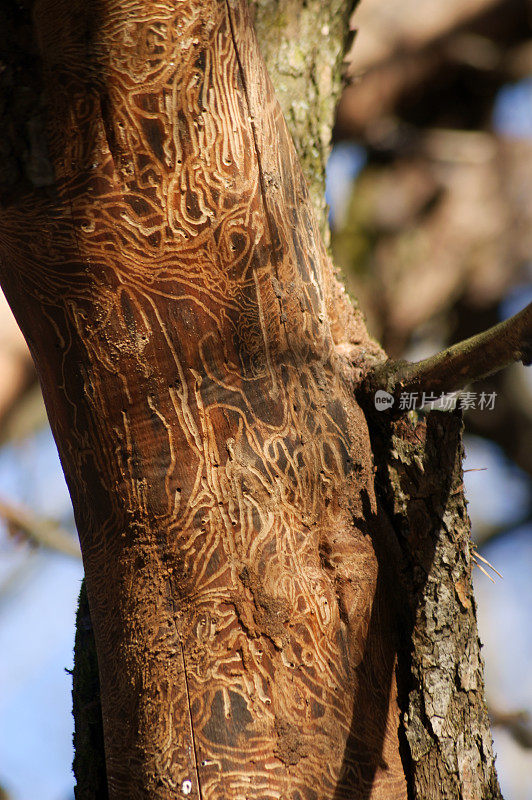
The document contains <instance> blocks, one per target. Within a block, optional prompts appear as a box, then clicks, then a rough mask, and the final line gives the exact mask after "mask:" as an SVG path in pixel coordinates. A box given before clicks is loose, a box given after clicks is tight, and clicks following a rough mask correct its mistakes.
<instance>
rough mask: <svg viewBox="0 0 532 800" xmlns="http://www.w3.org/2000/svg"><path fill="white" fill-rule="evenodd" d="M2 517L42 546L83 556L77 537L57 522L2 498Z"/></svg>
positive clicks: (75, 556) (67, 553)
mask: <svg viewBox="0 0 532 800" xmlns="http://www.w3.org/2000/svg"><path fill="white" fill-rule="evenodd" d="M0 517H2V518H3V519H4V520H5V522H6V523H7V525H8V526H9V527H10V528H11V530H13V529H16V530H17V531H20V532H21V533H22V534H23V535H24V536H25V537H26V538H27V539H29V540H30V541H32V542H33V543H34V544H37V545H39V546H41V547H47V548H48V549H50V550H58V551H59V552H60V553H65V554H66V555H69V556H73V557H74V558H81V551H80V548H79V543H78V541H77V539H75V538H74V537H73V536H71V535H70V534H69V533H68V532H67V531H65V530H64V529H63V528H61V527H60V526H59V525H58V524H57V523H56V522H53V521H52V520H50V519H46V518H44V517H39V516H37V515H36V514H33V513H32V512H31V511H29V510H28V509H25V508H20V507H17V506H13V505H11V503H6V502H5V501H4V500H0Z"/></svg>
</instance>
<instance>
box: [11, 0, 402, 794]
mask: <svg viewBox="0 0 532 800" xmlns="http://www.w3.org/2000/svg"><path fill="white" fill-rule="evenodd" d="M35 20H36V22H35V24H36V30H37V34H38V40H39V47H40V53H41V58H42V69H43V84H44V86H45V87H46V97H47V104H48V105H47V114H48V116H47V128H46V140H47V149H48V154H49V158H50V161H51V163H52V165H53V168H54V175H55V180H54V183H53V185H52V186H47V187H42V188H37V189H31V190H30V189H28V188H27V187H23V189H21V190H20V191H18V192H15V193H13V192H11V193H10V195H9V196H8V197H6V198H4V202H3V204H2V208H1V223H0V253H1V262H2V263H1V273H2V284H3V286H4V289H5V291H6V294H7V296H8V299H9V300H10V303H11V305H12V307H13V309H14V311H15V313H16V316H17V318H18V321H19V323H20V325H21V327H22V330H23V332H24V334H25V336H26V338H27V340H28V343H29V345H30V348H31V350H32V354H33V357H34V359H35V361H36V364H37V368H38V371H39V375H40V379H41V382H42V386H43V392H44V395H45V401H46V405H47V409H48V413H49V416H50V420H51V424H52V428H53V431H54V436H55V439H56V442H57V445H58V449H59V452H60V456H61V460H62V464H63V468H64V470H65V475H66V478H67V482H68V485H69V489H70V492H71V496H72V500H73V504H74V509H75V513H76V521H77V525H78V530H79V534H80V539H81V545H82V551H83V558H84V564H85V570H86V579H87V588H88V594H89V602H90V609H91V616H92V619H93V622H94V627H95V635H96V642H97V649H98V661H99V668H100V677H101V690H102V709H103V719H104V733H105V747H106V761H107V774H108V783H109V795H110V797H111V798H113V800H116V799H118V798H120V799H121V798H124V799H125V798H127V799H128V800H135V798H147V797H149V798H157V799H158V800H159V799H160V800H167V798H175V797H176V796H177V797H180V796H189V797H191V798H202V800H214V799H215V798H219V799H220V800H221V799H222V798H223V799H224V800H244V798H246V800H254V799H256V800H259V799H260V800H274V799H275V800H281V799H285V798H290V800H328V799H329V798H330V799H331V800H332V798H334V799H335V800H341V799H342V798H345V799H346V800H347V798H350V800H352V799H353V798H382V799H383V800H384V798H386V800H389V798H392V797H393V798H394V800H395V799H396V798H397V799H398V800H400V799H401V798H404V797H406V789H405V781H404V776H403V769H402V766H401V761H400V757H399V747H398V739H397V737H398V734H397V729H398V724H399V718H398V709H397V704H396V700H395V696H396V690H395V677H394V663H395V647H394V641H393V632H392V630H393V608H391V606H392V605H393V604H392V602H391V599H390V596H389V594H388V593H387V590H386V588H385V587H386V585H387V584H389V580H388V581H387V580H385V578H386V575H388V577H389V568H388V565H387V563H386V562H387V560H390V556H389V555H388V556H387V555H386V535H387V534H386V532H385V531H384V530H383V529H382V528H381V526H380V524H379V523H378V522H377V519H378V516H377V508H376V502H375V495H374V488H373V467H372V460H371V448H370V443H369V437H368V432H367V427H366V422H365V418H364V415H363V414H362V412H361V410H360V409H359V407H358V406H357V404H356V402H355V400H354V395H353V380H354V379H355V378H356V371H353V370H351V371H350V368H349V367H348V365H347V360H346V359H345V358H344V357H343V356H342V353H344V352H345V349H346V347H348V348H351V350H350V352H351V351H352V349H353V348H356V345H357V336H358V333H357V332H358V331H359V328H358V327H357V326H358V322H357V320H356V318H355V317H354V316H353V315H352V314H350V312H348V311H347V310H346V306H345V304H344V300H343V299H342V297H341V293H340V292H339V290H338V288H337V285H336V283H335V279H334V277H333V274H332V270H331V266H330V263H329V261H328V259H327V256H326V254H325V251H324V248H323V245H322V243H321V240H320V236H319V232H318V228H317V224H316V221H315V218H314V214H313V211H312V209H311V205H310V202H309V198H308V193H307V189H306V186H305V182H304V179H303V177H302V174H301V171H300V168H299V165H298V162H297V157H296V155H295V151H294V148H293V145H292V143H291V140H290V137H289V135H288V132H287V129H286V126H285V123H284V120H283V118H282V115H281V113H280V110H279V106H278V104H277V102H276V100H275V96H274V93H273V89H272V87H271V84H270V82H269V78H268V76H267V74H266V71H265V68H264V65H263V62H262V60H261V58H260V54H259V50H258V46H257V42H256V39H255V36H254V33H253V28H252V25H251V21H250V19H249V14H248V9H247V5H246V3H244V2H240V0H231V2H214V1H213V0H211V1H210V2H209V1H208V2H203V3H199V2H197V0H183V1H182V2H175V1H173V2H170V1H169V0H157V2H156V3H149V2H147V1H146V0H127V2H124V1H123V0H120V1H119V0H106V2H98V3H94V4H92V5H91V6H90V7H88V6H87V4H85V3H84V2H81V0H68V2H67V1H66V0H39V1H38V2H37V4H36V7H35ZM338 304H340V305H338ZM377 553H378V554H379V555H378V556H377ZM379 562H380V563H379Z"/></svg>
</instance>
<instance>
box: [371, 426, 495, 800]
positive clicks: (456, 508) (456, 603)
mask: <svg viewBox="0 0 532 800" xmlns="http://www.w3.org/2000/svg"><path fill="white" fill-rule="evenodd" d="M370 430H372V431H373V434H372V444H373V447H374V455H375V462H376V464H377V469H378V480H377V486H378V487H379V489H378V491H379V496H380V499H381V502H382V504H383V508H384V509H385V513H386V514H387V516H388V518H389V520H390V523H391V525H392V526H393V528H394V530H395V533H396V535H397V541H398V545H399V549H400V552H401V556H400V557H399V563H400V564H401V566H400V572H401V584H402V588H403V597H402V616H401V625H402V636H401V641H402V643H403V647H402V649H401V651H400V654H399V674H400V679H399V697H400V703H401V706H402V710H403V720H402V722H403V737H404V738H403V745H404V751H403V759H404V763H405V764H408V765H409V766H408V767H407V768H406V775H407V779H408V783H409V790H410V792H411V796H412V797H413V798H416V799H418V798H419V800H424V799H425V798H430V800H434V799H437V800H458V798H459V799H460V800H480V799H481V798H482V800H488V798H489V799H490V800H491V799H493V800H495V799H496V798H500V797H501V794H500V789H499V786H498V782H497V776H496V772H495V766H494V756H493V749H492V740H491V731H490V726H489V719H488V715H487V713H486V705H485V700H484V678H483V670H484V667H483V661H482V657H481V653H480V641H479V638H478V631H477V626H476V619H475V600H474V597H473V592H472V587H471V569H472V560H471V548H470V521H469V518H468V515H467V508H466V503H465V498H464V493H463V474H462V458H463V446H462V420H461V412H453V413H442V412H437V411H433V412H431V413H430V414H429V415H428V416H427V417H426V419H424V420H420V421H419V422H416V423H413V422H412V421H410V420H408V419H403V420H399V421H394V420H393V419H390V420H385V419H384V418H383V416H382V415H381V416H380V417H379V418H378V419H374V425H373V426H370Z"/></svg>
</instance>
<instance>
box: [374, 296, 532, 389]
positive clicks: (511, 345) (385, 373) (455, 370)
mask: <svg viewBox="0 0 532 800" xmlns="http://www.w3.org/2000/svg"><path fill="white" fill-rule="evenodd" d="M517 361H522V362H523V364H525V366H530V364H531V363H532V303H529V305H528V306H527V307H526V308H524V309H523V310H522V311H520V312H519V313H518V314H515V315H514V316H513V317H510V319H507V320H505V321H504V322H500V323H499V324H498V325H494V326H493V327H492V328H488V330H487V331H484V332H483V333H479V334H478V335H477V336H472V337H471V338H470V339H465V340H464V341H463V342H458V344H454V345H452V347H449V348H448V349H447V350H443V351H442V352H441V353H437V354H436V355H434V356H431V357H430V358H426V359H424V360H423V361H416V362H410V361H392V360H388V361H385V362H383V363H381V364H378V365H377V366H376V367H374V368H373V369H371V370H370V371H369V372H368V373H367V375H366V377H365V379H364V381H363V384H362V386H361V394H362V395H365V396H366V397H367V396H368V395H370V394H371V395H373V394H374V393H375V392H376V391H378V390H379V389H380V390H384V391H385V392H388V393H389V394H391V395H393V396H394V397H397V396H398V394H399V393H400V392H416V391H417V392H420V391H421V392H425V393H427V394H428V393H433V394H436V395H444V394H448V393H449V392H455V391H458V390H459V389H463V388H464V387H465V386H467V385H468V384H470V383H473V382H474V381H478V380H480V379H481V378H485V377H487V376H488V375H492V374H493V373H494V372H498V371H499V370H501V369H504V367H507V366H509V365H510V364H513V363H514V362H517Z"/></svg>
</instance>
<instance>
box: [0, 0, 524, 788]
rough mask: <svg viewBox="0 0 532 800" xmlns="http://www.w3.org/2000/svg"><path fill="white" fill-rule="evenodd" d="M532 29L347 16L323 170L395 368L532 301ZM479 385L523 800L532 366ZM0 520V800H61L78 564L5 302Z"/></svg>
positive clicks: (420, 10)
mask: <svg viewBox="0 0 532 800" xmlns="http://www.w3.org/2000/svg"><path fill="white" fill-rule="evenodd" d="M531 17H532V7H531V5H530V2H529V1H528V0H447V2H445V3H442V2H441V0H403V2H402V3H390V2H388V0H362V3H361V5H360V6H359V8H358V9H357V10H356V11H355V13H354V16H353V19H352V27H353V28H354V29H358V31H359V33H357V35H356V36H355V40H354V45H353V47H352V49H351V52H350V53H349V55H348V58H347V61H346V65H345V73H346V87H345V89H344V91H343V94H342V97H341V100H340V104H339V107H338V111H337V119H336V124H335V129H334V137H333V149H332V152H331V157H330V159H329V164H328V170H327V200H328V202H329V205H330V223H331V230H332V236H331V249H332V253H333V257H334V260H335V263H336V265H337V266H338V267H339V268H340V269H341V271H342V273H343V275H344V279H345V281H346V284H347V286H348V289H349V291H350V293H351V295H352V296H353V297H354V298H356V302H358V303H359V304H360V306H361V308H362V309H363V310H364V312H365V314H366V316H367V321H368V326H369V329H370V331H371V332H372V334H373V335H374V336H375V337H376V338H377V339H378V340H379V341H380V342H381V343H382V344H383V345H384V347H385V349H386V350H387V352H388V354H389V355H390V356H391V357H402V358H409V359H414V360H416V359H418V358H423V357H425V356H427V355H430V354H432V353H434V352H436V351H437V350H439V349H441V348H443V347H445V346H447V345H449V344H451V343H453V342H455V341H457V340H459V339H463V338H465V337H467V336H470V335H472V334H474V333H477V332H479V331H480V330H482V329H484V328H486V327H489V326H490V325H493V324H495V323H496V322H498V321H499V320H501V319H504V318H506V317H507V316H510V315H511V314H513V313H515V312H516V311H518V310H519V309H520V308H522V307H524V306H525V305H526V304H527V302H530V300H531V299H532V224H531V223H532V35H531V34H532V27H531ZM474 389H475V390H476V391H477V392H478V393H480V392H481V391H485V392H489V393H492V392H496V401H495V405H494V408H493V410H487V409H484V410H479V409H478V408H477V409H474V408H473V409H470V410H468V411H466V412H465V424H466V431H467V434H466V450H467V457H466V463H465V470H466V472H465V483H466V489H467V496H468V499H469V510H470V515H471V518H472V523H473V539H474V542H475V546H476V547H477V549H478V553H479V554H480V555H481V556H482V557H484V558H487V559H488V560H489V561H490V562H492V563H493V564H494V566H495V567H496V568H497V570H498V571H499V572H501V573H502V575H503V576H504V578H503V579H502V580H501V579H500V578H498V577H497V576H496V575H494V578H495V583H492V582H490V580H489V579H488V577H487V576H486V575H485V574H482V573H481V572H480V571H479V570H475V576H474V577H475V583H476V595H477V604H478V614H479V625H480V631H481V638H482V639H483V641H484V644H485V648H484V651H483V652H484V656H485V661H486V682H487V694H488V704H489V706H490V713H491V717H492V722H493V726H494V728H493V729H494V738H495V749H496V751H497V753H498V760H497V765H498V770H499V775H500V780H501V785H502V788H503V793H504V794H505V797H506V798H507V800H532V722H531V715H532V671H531V670H530V669H529V668H528V665H529V664H530V662H531V661H532V628H531V625H530V610H531V607H532V581H531V576H532V491H531V489H532V482H531V476H532V370H525V368H524V367H522V366H520V365H515V366H513V367H511V368H510V369H507V370H506V371H504V372H503V373H500V374H498V375H496V376H493V377H492V378H489V379H486V380H485V381H484V382H482V384H479V385H476V386H475V387H474ZM0 519H1V520H2V524H1V529H0V653H1V654H2V657H1V660H0V687H1V688H0V785H1V789H0V796H1V797H6V798H7V797H9V798H11V800H34V798H36V797H39V798H40V800H68V798H71V797H72V776H71V774H70V764H71V758H72V746H71V732H72V723H71V717H70V676H69V675H68V673H67V672H66V669H68V668H71V666H72V644H73V636H74V612H75V604H76V598H77V594H78V591H79V584H80V581H81V577H82V567H81V562H80V560H79V549H78V547H77V541H76V538H75V531H74V523H73V519H72V511H71V506H70V501H69V498H68V493H67V490H66V487H65V484H64V480H63V476H62V472H61V469H60V465H59V462H58V459H57V455H56V451H55V445H54V443H53V440H52V437H51V434H50V431H49V429H48V428H47V423H46V417H45V413H44V407H43V403H42V398H41V395H40V390H39V388H38V383H37V379H36V375H35V372H34V369H33V366H32V363H31V359H30V357H29V354H28V351H27V349H26V346H25V344H24V341H23V340H22V338H21V336H20V334H19V333H18V329H17V327H16V324H15V323H14V321H13V319H12V317H11V314H10V312H9V309H8V307H7V304H6V303H5V301H3V298H2V301H1V302H0ZM480 564H483V562H482V560H480ZM486 569H487V571H488V572H489V567H487V566H486ZM28 753H31V759H28ZM1 792H4V794H3V795H2V794H1Z"/></svg>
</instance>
